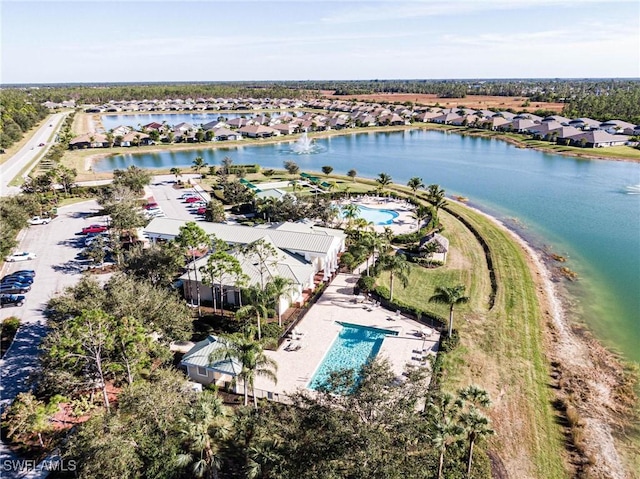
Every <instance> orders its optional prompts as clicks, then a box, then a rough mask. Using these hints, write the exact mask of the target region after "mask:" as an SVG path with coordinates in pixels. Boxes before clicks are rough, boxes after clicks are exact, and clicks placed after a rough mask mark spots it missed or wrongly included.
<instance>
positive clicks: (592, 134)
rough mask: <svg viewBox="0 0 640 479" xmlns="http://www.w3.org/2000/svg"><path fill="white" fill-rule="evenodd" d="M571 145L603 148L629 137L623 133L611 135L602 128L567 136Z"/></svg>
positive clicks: (620, 142) (621, 143)
mask: <svg viewBox="0 0 640 479" xmlns="http://www.w3.org/2000/svg"><path fill="white" fill-rule="evenodd" d="M569 140H570V143H571V145H573V146H582V147H585V148H605V147H608V146H620V145H624V144H625V143H626V142H627V141H629V137H628V136H625V135H612V134H611V133H607V132H606V131H604V130H590V131H585V132H583V133H580V134H578V135H574V136H572V137H569Z"/></svg>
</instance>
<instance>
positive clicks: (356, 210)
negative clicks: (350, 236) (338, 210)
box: [342, 203, 360, 226]
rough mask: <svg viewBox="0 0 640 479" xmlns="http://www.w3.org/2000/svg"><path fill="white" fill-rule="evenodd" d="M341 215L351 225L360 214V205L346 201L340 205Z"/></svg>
mask: <svg viewBox="0 0 640 479" xmlns="http://www.w3.org/2000/svg"><path fill="white" fill-rule="evenodd" d="M342 216H343V217H344V218H345V219H346V220H347V224H348V225H349V226H351V224H352V223H353V221H354V220H355V219H356V218H358V216H360V207H359V206H358V205H357V204H355V203H347V204H346V205H344V206H343V207H342Z"/></svg>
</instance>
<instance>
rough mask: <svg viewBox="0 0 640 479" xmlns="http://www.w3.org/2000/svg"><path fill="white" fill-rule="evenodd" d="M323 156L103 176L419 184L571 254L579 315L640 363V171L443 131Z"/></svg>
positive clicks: (372, 141) (216, 154)
mask: <svg viewBox="0 0 640 479" xmlns="http://www.w3.org/2000/svg"><path fill="white" fill-rule="evenodd" d="M316 144H317V145H318V146H319V149H320V150H321V151H319V152H318V153H315V154H311V155H297V154H295V153H294V152H293V151H292V150H291V147H290V145H289V144H287V143H281V144H269V145H264V146H241V147H238V148H229V149H227V148H223V149H202V150H191V151H179V152H178V151H176V152H169V151H163V152H159V153H143V154H128V155H119V156H114V157H110V158H106V159H104V160H101V161H99V162H98V163H97V164H96V165H95V169H96V171H107V170H112V169H114V168H126V167H127V166H129V165H133V164H135V165H137V166H140V167H146V168H160V167H170V166H181V167H188V166H190V165H191V162H192V161H193V159H194V158H195V157H196V156H202V157H203V158H204V159H205V161H206V162H207V163H209V164H211V165H214V164H216V165H217V164H220V160H222V158H224V157H225V156H229V157H231V158H232V159H233V161H234V162H235V163H258V164H260V165H262V166H265V167H273V168H282V164H283V162H284V161H286V160H293V161H296V162H297V163H298V164H299V165H300V167H301V168H302V169H303V170H314V171H319V170H320V168H321V167H322V166H323V165H331V166H333V167H334V170H335V172H336V173H343V174H344V173H346V172H347V171H348V170H350V169H351V168H355V169H356V170H357V171H358V175H359V176H366V177H376V176H377V175H378V173H381V172H385V173H388V174H390V175H391V176H392V177H393V180H394V181H395V182H397V183H406V182H407V180H408V179H409V178H410V177H412V176H420V177H422V178H423V180H424V182H425V183H426V184H430V183H438V184H440V185H441V186H442V187H444V188H445V189H446V191H447V194H459V195H464V196H467V197H469V199H470V202H471V204H472V205H474V206H477V207H478V208H480V209H482V210H484V211H486V212H488V213H490V214H492V215H494V216H496V217H498V218H500V219H502V220H504V221H505V223H507V224H508V225H510V226H512V227H514V228H515V229H517V230H518V232H519V233H520V234H522V235H523V236H524V237H525V238H527V239H528V240H529V241H531V242H532V243H533V244H534V245H535V246H539V247H546V248H548V249H551V250H552V251H554V252H557V253H558V254H561V255H563V256H567V257H568V259H569V261H568V263H567V266H568V267H569V268H570V269H572V270H574V271H576V272H577V273H578V275H579V276H580V278H581V279H580V281H578V282H576V283H575V284H571V285H569V288H570V290H571V293H572V296H571V298H572V300H573V309H574V310H575V311H577V312H578V317H579V318H580V319H582V320H584V321H585V322H586V323H587V324H588V325H589V326H590V327H591V328H592V329H593V330H594V331H595V332H596V334H597V335H598V336H599V337H600V338H602V339H603V340H604V341H605V342H606V343H607V344H608V345H609V346H610V347H613V348H614V349H616V350H618V351H621V352H623V353H624V354H625V355H626V356H627V357H628V358H630V359H633V360H635V361H640V347H638V345H640V195H639V194H632V193H633V191H632V190H628V189H627V187H629V186H634V185H640V164H636V163H629V162H618V161H601V160H586V159H578V158H571V157H562V156H558V155H551V154H546V153H542V152H539V151H535V150H528V149H519V148H515V147H514V146H512V145H510V144H508V143H506V142H503V141H499V140H490V139H484V138H473V137H469V136H461V135H457V134H445V133H444V132H437V131H424V130H411V131H404V132H385V133H363V134H350V135H346V136H336V137H332V138H327V139H322V140H318V141H317V143H316Z"/></svg>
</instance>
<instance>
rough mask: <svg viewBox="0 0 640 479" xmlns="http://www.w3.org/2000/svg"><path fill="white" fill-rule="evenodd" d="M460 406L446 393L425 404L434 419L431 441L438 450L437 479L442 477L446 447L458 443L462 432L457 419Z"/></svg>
mask: <svg viewBox="0 0 640 479" xmlns="http://www.w3.org/2000/svg"><path fill="white" fill-rule="evenodd" d="M461 408H462V402H461V401H459V400H455V398H454V397H453V396H452V395H451V394H448V393H442V394H438V395H437V396H436V397H434V398H431V400H430V401H429V403H428V404H427V409H428V410H429V412H428V414H429V416H430V417H432V418H433V420H434V424H433V435H432V437H431V442H432V444H433V446H434V447H435V448H436V449H437V450H438V452H439V460H438V476H437V477H438V479H442V472H443V468H444V455H445V452H446V450H447V447H449V446H450V445H452V444H455V443H459V442H460V439H461V436H462V434H463V432H464V429H463V428H462V426H460V424H459V421H458V419H459V415H460V410H461Z"/></svg>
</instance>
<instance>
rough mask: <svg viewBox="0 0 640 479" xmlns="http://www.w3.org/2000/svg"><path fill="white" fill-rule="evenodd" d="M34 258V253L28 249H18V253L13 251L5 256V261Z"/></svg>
mask: <svg viewBox="0 0 640 479" xmlns="http://www.w3.org/2000/svg"><path fill="white" fill-rule="evenodd" d="M31 259H36V255H35V253H29V252H28V251H20V252H19V253H13V254H12V255H9V256H7V257H6V258H5V260H6V261H9V262H10V263H13V262H15V261H29V260H31Z"/></svg>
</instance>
